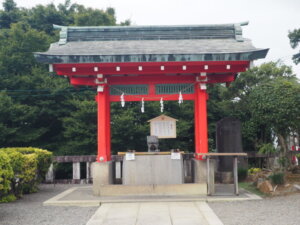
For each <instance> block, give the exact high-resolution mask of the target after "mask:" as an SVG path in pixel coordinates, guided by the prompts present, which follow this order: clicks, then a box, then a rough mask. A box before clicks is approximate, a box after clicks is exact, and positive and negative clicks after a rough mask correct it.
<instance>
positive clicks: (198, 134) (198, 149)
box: [194, 83, 208, 159]
mask: <svg viewBox="0 0 300 225" xmlns="http://www.w3.org/2000/svg"><path fill="white" fill-rule="evenodd" d="M195 95H196V96H195V102H194V116H195V153H207V152H208V135H207V133H208V131H207V107H206V101H207V98H208V96H207V93H206V90H205V89H204V90H201V88H200V84H199V83H196V84H195ZM195 158H196V159H202V157H201V156H197V155H196V157H195Z"/></svg>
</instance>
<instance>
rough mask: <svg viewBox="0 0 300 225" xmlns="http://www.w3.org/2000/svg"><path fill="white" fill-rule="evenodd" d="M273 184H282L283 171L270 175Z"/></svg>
mask: <svg viewBox="0 0 300 225" xmlns="http://www.w3.org/2000/svg"><path fill="white" fill-rule="evenodd" d="M270 178H271V181H272V183H273V184H275V185H278V184H284V174H283V173H274V174H272V175H271V176H270Z"/></svg>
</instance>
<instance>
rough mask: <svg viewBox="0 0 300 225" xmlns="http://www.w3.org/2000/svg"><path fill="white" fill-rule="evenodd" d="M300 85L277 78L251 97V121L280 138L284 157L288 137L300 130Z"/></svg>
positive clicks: (257, 90)
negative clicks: (268, 129)
mask: <svg viewBox="0 0 300 225" xmlns="http://www.w3.org/2000/svg"><path fill="white" fill-rule="evenodd" d="M299 105H300V84H299V83H298V82H297V81H293V80H287V79H282V78H277V79H275V80H273V81H271V82H268V83H264V84H262V85H261V86H259V87H257V88H255V89H254V90H253V91H252V93H251V94H250V95H249V109H250V112H251V119H252V120H254V121H256V122H257V123H258V124H259V125H264V126H266V127H268V128H270V129H271V130H272V131H273V132H274V133H275V135H276V136H277V137H278V140H279V144H280V146H281V149H282V153H283V155H285V154H286V152H287V150H288V149H287V143H286V139H287V136H288V135H289V134H290V133H291V132H292V131H295V130H299V120H300V108H299V107H298V106H299Z"/></svg>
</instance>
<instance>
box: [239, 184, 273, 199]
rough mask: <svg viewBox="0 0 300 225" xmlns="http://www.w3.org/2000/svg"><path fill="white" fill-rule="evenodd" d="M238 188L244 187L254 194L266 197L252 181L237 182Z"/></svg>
mask: <svg viewBox="0 0 300 225" xmlns="http://www.w3.org/2000/svg"><path fill="white" fill-rule="evenodd" d="M239 187H240V188H244V189H245V190H247V191H249V192H252V193H253V194H256V195H258V196H260V197H266V196H267V195H266V194H265V193H262V192H261V191H260V190H258V189H257V188H256V187H255V186H254V185H253V183H248V182H240V183H239Z"/></svg>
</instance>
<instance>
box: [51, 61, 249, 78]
mask: <svg viewBox="0 0 300 225" xmlns="http://www.w3.org/2000/svg"><path fill="white" fill-rule="evenodd" d="M53 67H54V70H55V71H56V73H57V74H58V75H67V76H72V75H96V74H104V75H112V74H115V75H121V74H139V75H147V74H152V75H153V74H190V73H201V72H206V73H226V72H230V73H238V72H244V71H245V70H246V69H247V68H248V67H249V61H199V62H198V61H195V62H141V63H77V64H76V63H70V64H54V66H53Z"/></svg>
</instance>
